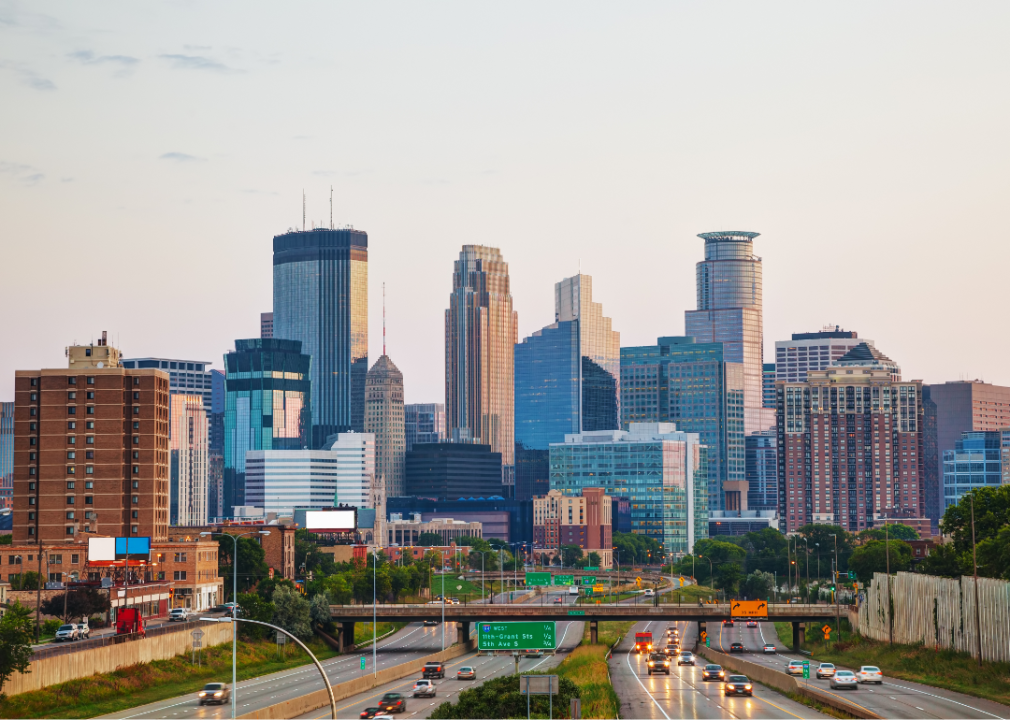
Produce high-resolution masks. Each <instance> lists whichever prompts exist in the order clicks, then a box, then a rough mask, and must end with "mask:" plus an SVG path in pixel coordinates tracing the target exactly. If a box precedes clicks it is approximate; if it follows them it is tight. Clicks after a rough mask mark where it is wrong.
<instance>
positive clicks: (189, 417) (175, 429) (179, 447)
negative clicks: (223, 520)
mask: <svg viewBox="0 0 1010 720" xmlns="http://www.w3.org/2000/svg"><path fill="white" fill-rule="evenodd" d="M168 417H169V441H168V442H169V450H170V451H171V455H170V459H171V469H170V473H169V477H170V482H169V493H170V497H171V501H170V505H169V507H170V511H169V519H170V522H171V523H172V525H181V526H188V525H205V524H206V523H207V501H208V491H207V477H208V467H207V451H208V445H209V441H208V440H209V439H208V425H209V422H208V420H207V412H206V411H205V410H204V407H203V396H201V395H182V394H179V393H176V394H174V395H171V396H170V398H169V413H168Z"/></svg>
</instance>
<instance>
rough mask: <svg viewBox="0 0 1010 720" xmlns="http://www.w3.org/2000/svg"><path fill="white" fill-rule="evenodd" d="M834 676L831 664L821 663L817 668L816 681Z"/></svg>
mask: <svg viewBox="0 0 1010 720" xmlns="http://www.w3.org/2000/svg"><path fill="white" fill-rule="evenodd" d="M834 674H835V666H834V665H832V664H831V663H821V664H820V665H818V666H817V679H818V680H820V679H821V678H829V677H833V676H834Z"/></svg>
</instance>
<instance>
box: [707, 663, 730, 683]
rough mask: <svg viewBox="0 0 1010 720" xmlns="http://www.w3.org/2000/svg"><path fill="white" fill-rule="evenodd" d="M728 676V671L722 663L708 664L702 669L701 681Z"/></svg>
mask: <svg viewBox="0 0 1010 720" xmlns="http://www.w3.org/2000/svg"><path fill="white" fill-rule="evenodd" d="M724 677H726V671H725V670H723V669H722V666H720V665H706V666H705V667H703V668H702V669H701V681H702V682H708V681H709V680H722V679H723V678H724Z"/></svg>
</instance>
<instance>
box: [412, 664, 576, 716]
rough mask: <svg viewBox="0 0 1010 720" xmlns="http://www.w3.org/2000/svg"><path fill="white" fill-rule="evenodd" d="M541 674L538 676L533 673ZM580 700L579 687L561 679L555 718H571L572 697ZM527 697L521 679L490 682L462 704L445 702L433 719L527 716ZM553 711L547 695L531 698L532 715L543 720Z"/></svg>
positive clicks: (467, 693)
mask: <svg viewBox="0 0 1010 720" xmlns="http://www.w3.org/2000/svg"><path fill="white" fill-rule="evenodd" d="M530 674H539V673H530ZM577 697H580V690H579V687H578V685H576V684H575V683H574V682H572V681H571V680H569V679H568V678H566V677H560V678H558V695H557V696H556V697H555V698H554V717H556V718H566V717H570V715H569V710H570V708H571V704H572V702H571V701H572V698H577ZM526 702H527V700H526V696H525V695H523V694H522V693H520V691H519V676H518V675H508V676H506V677H500V678H495V679H493V680H488V681H487V682H485V683H484V684H483V685H478V686H477V687H474V688H470V689H469V690H464V691H463V692H461V693H460V694H459V702H457V703H456V704H455V705H453V704H452V703H451V702H444V703H442V704H441V705H439V706H438V707H437V708H435V709H434V711H432V713H431V715H430V716H429V717H431V718H514V717H524V716H525V715H526ZM549 709H550V699H549V698H548V697H547V696H546V695H534V696H533V697H531V698H530V714H531V715H532V716H536V717H544V716H546V715H547V714H548V711H549Z"/></svg>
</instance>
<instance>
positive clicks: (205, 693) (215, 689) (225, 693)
mask: <svg viewBox="0 0 1010 720" xmlns="http://www.w3.org/2000/svg"><path fill="white" fill-rule="evenodd" d="M196 697H197V705H209V704H210V703H217V704H218V705H224V704H225V703H226V702H228V701H229V700H231V688H230V687H228V684H227V683H219V682H213V683H207V684H206V685H204V686H203V690H201V691H200V692H198V693H197V695H196Z"/></svg>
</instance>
